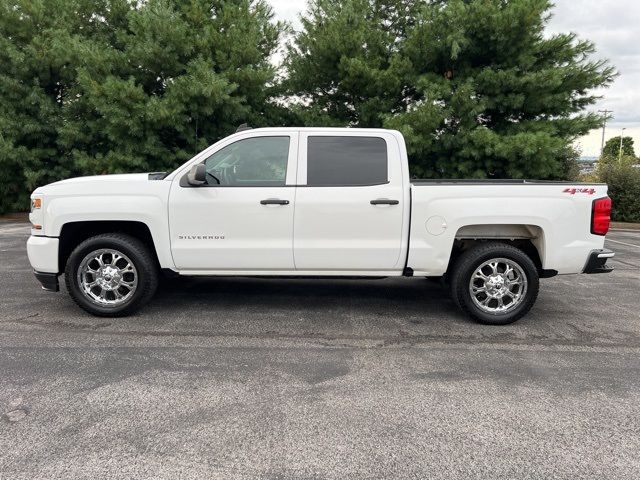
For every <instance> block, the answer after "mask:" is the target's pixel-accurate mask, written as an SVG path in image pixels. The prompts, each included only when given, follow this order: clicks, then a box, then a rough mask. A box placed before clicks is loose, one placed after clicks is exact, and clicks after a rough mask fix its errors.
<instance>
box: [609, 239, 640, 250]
mask: <svg viewBox="0 0 640 480" xmlns="http://www.w3.org/2000/svg"><path fill="white" fill-rule="evenodd" d="M607 242H613V243H619V244H620V245H626V246H627V247H636V248H640V245H634V244H633V243H626V242H621V241H619V240H611V239H610V238H607Z"/></svg>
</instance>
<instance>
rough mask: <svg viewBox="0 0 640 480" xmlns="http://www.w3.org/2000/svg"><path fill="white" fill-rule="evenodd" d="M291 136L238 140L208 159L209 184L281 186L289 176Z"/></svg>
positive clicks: (207, 174) (207, 175)
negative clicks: (288, 163) (288, 162)
mask: <svg viewBox="0 0 640 480" xmlns="http://www.w3.org/2000/svg"><path fill="white" fill-rule="evenodd" d="M288 158H289V137H255V138H246V139H244V140H238V141H237V142H234V143H232V144H231V145H227V146H226V147H224V148H222V149H221V150H218V151H217V152H216V153H214V154H213V155H211V156H210V157H209V158H207V159H206V160H205V170H206V172H207V173H206V178H207V184H208V185H211V186H227V187H281V186H284V184H285V181H286V176H287V161H288Z"/></svg>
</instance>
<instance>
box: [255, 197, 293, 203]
mask: <svg viewBox="0 0 640 480" xmlns="http://www.w3.org/2000/svg"><path fill="white" fill-rule="evenodd" d="M260 205H289V200H280V199H279V198H267V199H266V200H260Z"/></svg>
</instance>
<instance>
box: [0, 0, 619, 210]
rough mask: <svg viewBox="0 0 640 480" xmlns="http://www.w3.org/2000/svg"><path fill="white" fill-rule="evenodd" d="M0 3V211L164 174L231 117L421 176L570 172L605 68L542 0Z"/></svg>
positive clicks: (232, 123) (591, 123) (224, 130)
mask: <svg viewBox="0 0 640 480" xmlns="http://www.w3.org/2000/svg"><path fill="white" fill-rule="evenodd" d="M266 1H267V0H146V1H138V0H0V178H1V179H2V182H0V211H6V210H16V209H24V208H26V206H27V205H28V202H27V198H28V195H29V192H30V191H31V190H32V189H33V188H34V187H36V186H38V185H43V184H46V183H49V182H51V181H54V180H58V179H60V178H65V177H69V176H74V175H84V174H92V173H112V172H125V171H153V170H166V169H172V168H173V167H175V166H177V165H179V164H180V163H181V162H183V161H184V160H186V159H188V158H189V157H190V156H191V155H192V154H193V153H194V152H197V151H199V150H201V149H203V148H204V147H206V146H207V145H209V144H210V143H212V142H214V141H215V140H217V139H218V138H220V137H222V136H224V135H227V134H229V133H230V132H232V131H233V130H234V129H235V127H236V126H237V125H238V124H240V123H244V122H248V123H250V124H251V125H253V126H266V125H299V124H300V123H303V124H306V125H332V126H360V127H389V128H396V129H398V130H400V131H401V132H402V133H403V134H404V135H405V137H406V139H407V146H408V149H409V153H410V162H411V169H412V172H413V174H414V175H419V176H424V177H433V178H438V177H455V178H463V177H467V178H482V177H492V178H500V177H516V178H518V177H533V178H571V176H572V175H573V174H574V173H573V172H574V171H575V156H576V154H575V151H573V150H572V148H571V144H572V141H573V140H574V139H575V138H576V137H578V136H580V135H582V134H585V133H587V132H588V131H589V130H590V129H592V128H595V127H598V126H599V125H600V122H601V118H600V117H598V116H596V115H593V114H589V113H585V108H586V107H588V106H589V105H591V104H592V103H593V102H594V100H595V97H594V96H593V95H592V94H591V93H590V92H591V91H592V89H593V88H596V87H602V86H606V85H608V84H609V83H610V82H611V80H612V78H613V77H614V71H613V69H612V67H610V66H609V65H608V64H607V63H606V62H604V61H592V60H591V59H590V55H591V53H592V52H593V48H594V47H593V45H592V44H591V43H590V42H588V41H584V40H580V39H578V38H577V37H576V36H575V35H573V34H558V35H553V36H548V35H544V34H543V33H544V32H543V30H544V27H545V22H546V21H547V19H548V16H549V12H550V8H551V3H550V1H549V0H510V1H508V2H507V1H504V0H430V1H426V0H310V1H309V4H308V10H307V13H306V14H305V15H304V16H303V18H302V29H301V31H300V32H297V33H296V34H295V35H294V37H293V39H292V41H291V42H290V44H289V46H288V49H287V52H286V56H285V59H284V65H285V67H286V69H285V74H284V76H283V81H282V82H279V81H278V79H279V78H280V76H279V75H277V71H276V67H275V66H274V64H273V62H272V58H273V54H274V53H275V52H276V51H277V50H278V46H279V41H280V39H281V38H282V36H283V34H284V33H286V31H287V29H286V27H285V25H283V24H282V23H278V22H275V21H274V20H273V16H272V12H271V9H270V7H269V6H268V5H267V3H266Z"/></svg>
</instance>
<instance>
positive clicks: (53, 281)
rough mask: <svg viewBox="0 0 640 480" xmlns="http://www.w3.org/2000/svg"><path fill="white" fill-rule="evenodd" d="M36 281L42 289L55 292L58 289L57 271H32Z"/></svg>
mask: <svg viewBox="0 0 640 480" xmlns="http://www.w3.org/2000/svg"><path fill="white" fill-rule="evenodd" d="M33 273H34V275H35V276H36V278H37V279H38V281H39V282H40V283H41V284H42V289H43V290H47V291H49V292H57V291H59V290H60V285H59V283H58V274H57V273H46V272H35V271H34V272H33Z"/></svg>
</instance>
